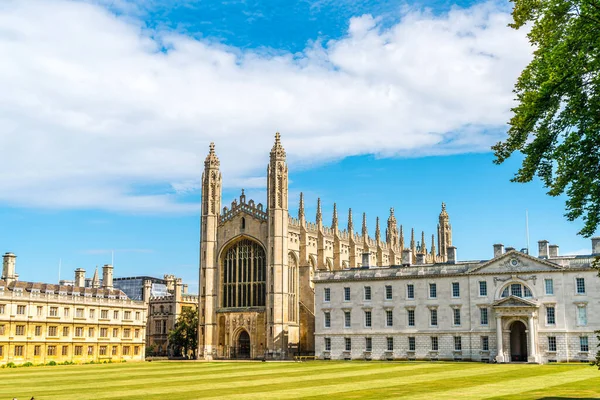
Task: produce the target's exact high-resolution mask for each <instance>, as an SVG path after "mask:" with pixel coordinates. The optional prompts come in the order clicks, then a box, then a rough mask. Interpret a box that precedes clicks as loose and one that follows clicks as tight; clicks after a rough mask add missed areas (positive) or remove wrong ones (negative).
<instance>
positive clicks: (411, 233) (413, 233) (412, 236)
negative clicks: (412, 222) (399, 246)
mask: <svg viewBox="0 0 600 400" xmlns="http://www.w3.org/2000/svg"><path fill="white" fill-rule="evenodd" d="M414 247H415V228H412V229H411V230H410V248H411V249H413V248H414Z"/></svg>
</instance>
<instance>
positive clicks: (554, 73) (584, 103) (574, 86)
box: [492, 0, 600, 237]
mask: <svg viewBox="0 0 600 400" xmlns="http://www.w3.org/2000/svg"><path fill="white" fill-rule="evenodd" d="M511 1H512V2H513V3H514V9H513V12H512V16H513V20H514V21H513V23H512V24H510V26H511V27H512V28H514V29H521V28H529V27H531V30H530V31H529V33H528V35H527V36H528V38H529V41H530V43H531V44H532V45H533V46H534V48H535V51H534V56H533V60H532V61H531V63H530V64H529V65H528V66H527V67H526V68H525V69H524V70H523V72H522V73H521V76H520V77H519V79H518V81H517V83H516V85H515V90H514V92H515V94H516V97H517V98H516V100H517V105H516V107H514V108H513V109H512V111H513V112H514V116H513V117H512V118H511V120H510V122H509V125H510V127H509V130H508V138H507V139H506V140H505V141H504V142H499V143H497V144H496V145H494V146H493V147H492V149H493V150H494V152H495V156H496V160H495V161H494V162H495V163H497V164H501V163H502V162H504V161H505V160H506V159H507V158H509V157H510V156H511V154H512V153H513V152H515V151H519V152H521V153H523V155H524V156H525V157H524V160H523V163H522V166H521V167H520V168H519V170H518V172H517V173H516V174H515V176H514V177H513V179H512V181H513V182H521V183H524V182H529V181H531V180H532V179H533V177H534V176H535V175H537V176H538V177H539V178H540V179H541V180H542V182H543V183H544V185H545V186H546V187H547V188H548V189H549V191H548V194H549V195H551V196H558V195H561V194H563V193H565V192H566V194H567V201H566V210H567V212H566V214H565V216H566V217H567V219H568V220H570V221H573V220H575V219H578V218H580V217H582V218H583V221H584V227H583V228H582V229H581V231H580V232H579V234H580V235H582V236H585V237H590V236H592V235H593V234H594V232H595V231H596V229H597V228H598V226H599V225H600V1H598V0H570V1H569V0H511Z"/></svg>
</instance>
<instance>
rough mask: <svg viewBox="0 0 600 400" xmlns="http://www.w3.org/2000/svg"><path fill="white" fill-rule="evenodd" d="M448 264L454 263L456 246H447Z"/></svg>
mask: <svg viewBox="0 0 600 400" xmlns="http://www.w3.org/2000/svg"><path fill="white" fill-rule="evenodd" d="M447 255H448V264H456V246H448V249H447Z"/></svg>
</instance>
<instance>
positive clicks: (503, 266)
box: [469, 250, 563, 274]
mask: <svg viewBox="0 0 600 400" xmlns="http://www.w3.org/2000/svg"><path fill="white" fill-rule="evenodd" d="M561 270H563V268H562V267H561V266H559V265H557V264H554V263H551V262H548V261H546V260H542V259H539V258H535V257H532V256H530V255H527V254H524V253H521V252H520V251H516V250H511V251H509V252H508V253H505V254H503V255H501V256H500V257H496V258H494V259H492V260H490V261H487V262H485V263H483V264H482V265H480V266H478V267H476V268H474V269H472V270H471V271H469V273H474V272H477V273H479V274H482V273H484V274H488V273H490V274H513V273H518V272H556V271H561Z"/></svg>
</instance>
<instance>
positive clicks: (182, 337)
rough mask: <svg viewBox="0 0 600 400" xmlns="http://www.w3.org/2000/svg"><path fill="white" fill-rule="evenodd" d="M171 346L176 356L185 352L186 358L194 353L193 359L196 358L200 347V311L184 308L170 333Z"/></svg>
mask: <svg viewBox="0 0 600 400" xmlns="http://www.w3.org/2000/svg"><path fill="white" fill-rule="evenodd" d="M169 346H170V347H171V348H172V349H173V350H174V351H175V354H182V351H183V355H184V357H187V356H188V355H189V353H190V351H192V353H193V357H192V358H195V355H196V348H197V347H198V310H195V309H192V308H191V307H183V308H182V310H181V314H180V315H179V318H177V323H175V326H174V328H173V329H172V330H171V331H169Z"/></svg>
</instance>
